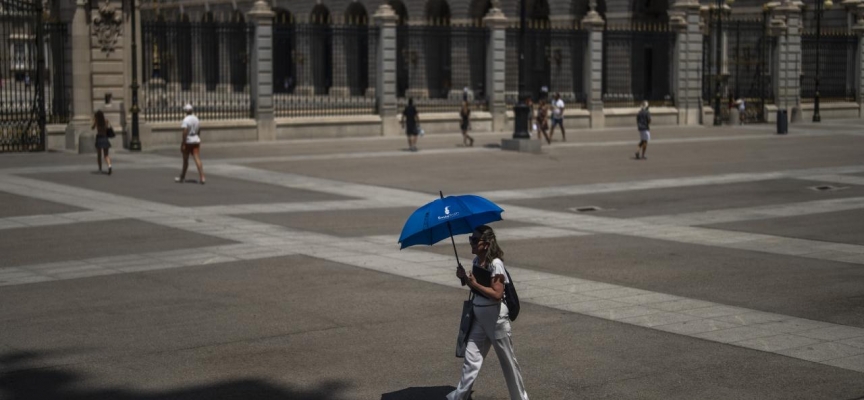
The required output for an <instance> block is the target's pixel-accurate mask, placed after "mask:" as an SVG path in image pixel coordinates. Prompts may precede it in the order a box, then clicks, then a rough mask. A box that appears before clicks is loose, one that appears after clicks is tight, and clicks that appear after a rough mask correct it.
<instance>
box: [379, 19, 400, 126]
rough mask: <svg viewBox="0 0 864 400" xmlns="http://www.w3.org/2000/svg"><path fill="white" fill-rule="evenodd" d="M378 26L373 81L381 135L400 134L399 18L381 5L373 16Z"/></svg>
mask: <svg viewBox="0 0 864 400" xmlns="http://www.w3.org/2000/svg"><path fill="white" fill-rule="evenodd" d="M373 18H374V19H375V23H376V24H377V25H378V28H379V29H378V34H379V35H381V36H380V37H379V39H378V54H377V55H376V61H377V64H378V69H377V70H376V71H377V73H378V76H377V77H376V79H375V84H376V88H375V96H376V98H377V101H378V115H379V116H380V117H381V135H383V136H398V135H401V134H402V129H401V127H400V126H399V117H398V115H397V107H396V22H397V21H398V20H399V17H398V16H397V15H396V13H394V12H393V8H391V7H390V6H389V5H387V4H382V5H380V6H379V7H378V10H377V11H376V12H375V15H373Z"/></svg>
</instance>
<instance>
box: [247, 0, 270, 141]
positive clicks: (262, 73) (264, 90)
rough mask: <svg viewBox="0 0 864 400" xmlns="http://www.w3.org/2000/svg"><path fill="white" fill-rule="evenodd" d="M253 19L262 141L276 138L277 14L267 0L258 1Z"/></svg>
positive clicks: (254, 74)
mask: <svg viewBox="0 0 864 400" xmlns="http://www.w3.org/2000/svg"><path fill="white" fill-rule="evenodd" d="M248 15H249V20H250V21H251V22H252V23H253V24H254V25H255V41H254V43H253V44H252V85H251V86H250V88H251V89H252V90H251V93H250V95H251V96H252V99H253V100H254V101H255V118H256V120H257V121H258V141H270V140H276V120H275V118H274V115H273V16H274V15H275V13H273V11H272V10H271V9H270V5H268V4H267V3H266V2H264V1H263V0H258V1H256V2H255V4H254V5H253V6H252V10H251V11H249V14H248Z"/></svg>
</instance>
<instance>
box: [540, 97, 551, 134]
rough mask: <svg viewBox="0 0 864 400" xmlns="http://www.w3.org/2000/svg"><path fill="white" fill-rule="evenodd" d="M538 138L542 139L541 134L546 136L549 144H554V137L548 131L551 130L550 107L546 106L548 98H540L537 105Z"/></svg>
mask: <svg viewBox="0 0 864 400" xmlns="http://www.w3.org/2000/svg"><path fill="white" fill-rule="evenodd" d="M536 120H537V132H538V133H537V139H540V134H541V133H542V134H543V137H544V138H546V143H547V144H552V138H551V137H550V136H549V133H547V131H548V130H549V107H547V106H546V100H543V99H540V103H539V104H538V105H537V116H536Z"/></svg>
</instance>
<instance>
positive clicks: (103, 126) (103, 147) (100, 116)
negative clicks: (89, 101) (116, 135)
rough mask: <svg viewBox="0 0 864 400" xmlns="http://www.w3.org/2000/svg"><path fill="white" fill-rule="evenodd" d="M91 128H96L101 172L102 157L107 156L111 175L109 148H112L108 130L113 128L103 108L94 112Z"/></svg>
mask: <svg viewBox="0 0 864 400" xmlns="http://www.w3.org/2000/svg"><path fill="white" fill-rule="evenodd" d="M90 129H95V130H96V162H97V163H98V164H99V172H102V158H103V157H104V158H105V163H106V164H108V175H111V173H112V172H113V169H112V168H111V157H110V156H108V150H109V149H110V148H111V141H110V140H108V130H109V129H111V132H113V128H111V123H110V122H108V120H106V119H105V113H103V112H102V110H98V111H96V113H95V114H93V121H92V124H90Z"/></svg>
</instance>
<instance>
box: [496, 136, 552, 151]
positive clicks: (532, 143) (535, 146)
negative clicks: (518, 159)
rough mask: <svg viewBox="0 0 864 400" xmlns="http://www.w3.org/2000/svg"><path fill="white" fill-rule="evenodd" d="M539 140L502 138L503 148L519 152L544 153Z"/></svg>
mask: <svg viewBox="0 0 864 400" xmlns="http://www.w3.org/2000/svg"><path fill="white" fill-rule="evenodd" d="M541 149H542V145H541V143H540V141H539V140H531V139H501V150H508V151H517V152H519V153H531V154H540V153H542V150H541Z"/></svg>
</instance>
